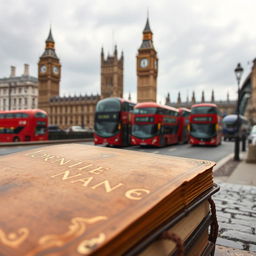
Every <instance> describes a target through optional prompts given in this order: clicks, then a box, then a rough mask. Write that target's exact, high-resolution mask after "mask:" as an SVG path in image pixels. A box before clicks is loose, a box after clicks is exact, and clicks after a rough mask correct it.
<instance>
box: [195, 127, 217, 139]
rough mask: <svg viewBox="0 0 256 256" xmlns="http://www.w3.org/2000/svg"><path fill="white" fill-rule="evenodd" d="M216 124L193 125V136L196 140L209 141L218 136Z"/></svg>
mask: <svg viewBox="0 0 256 256" xmlns="http://www.w3.org/2000/svg"><path fill="white" fill-rule="evenodd" d="M215 126H216V124H212V123H208V124H194V123H193V124H191V131H190V132H191V135H192V136H193V137H195V138H202V139H209V138H211V137H214V136H216V129H215Z"/></svg>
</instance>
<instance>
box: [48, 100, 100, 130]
mask: <svg viewBox="0 0 256 256" xmlns="http://www.w3.org/2000/svg"><path fill="white" fill-rule="evenodd" d="M99 100H100V95H91V96H87V95H85V96H82V95H80V96H72V97H71V96H69V97H59V96H56V97H52V98H51V99H50V115H49V123H50V124H56V125H58V126H59V127H61V128H63V129H66V128H68V127H70V126H72V125H80V126H81V127H86V128H90V129H92V128H93V126H94V113H95V107H96V104H97V102H98V101H99Z"/></svg>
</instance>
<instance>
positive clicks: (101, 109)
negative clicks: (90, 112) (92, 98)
mask: <svg viewBox="0 0 256 256" xmlns="http://www.w3.org/2000/svg"><path fill="white" fill-rule="evenodd" d="M134 106H135V103H132V102H130V101H128V100H125V99H121V98H106V99H103V100H100V101H99V102H98V103H97V105H96V111H95V120H94V130H95V132H94V144H95V145H97V144H106V145H110V146H128V145H130V135H131V115H132V111H133V108H134Z"/></svg>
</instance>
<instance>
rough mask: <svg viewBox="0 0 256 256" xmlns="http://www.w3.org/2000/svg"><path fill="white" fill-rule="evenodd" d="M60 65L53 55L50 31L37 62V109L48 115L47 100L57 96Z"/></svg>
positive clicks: (53, 43)
mask: <svg viewBox="0 0 256 256" xmlns="http://www.w3.org/2000/svg"><path fill="white" fill-rule="evenodd" d="M60 76H61V64H60V60H59V58H58V57H57V55H56V53H55V42H54V40H53V37H52V31H51V29H50V32H49V35H48V38H47V39H46V41H45V50H44V53H43V54H42V56H41V57H40V59H39V62H38V81H39V87H38V88H39V89H38V90H39V92H38V108H40V109H43V110H45V111H46V112H47V113H49V109H50V107H49V100H50V98H52V97H54V96H59V90H60Z"/></svg>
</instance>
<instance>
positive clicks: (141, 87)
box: [137, 18, 158, 102]
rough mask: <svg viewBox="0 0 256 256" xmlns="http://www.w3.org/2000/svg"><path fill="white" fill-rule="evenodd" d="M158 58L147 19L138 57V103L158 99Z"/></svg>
mask: <svg viewBox="0 0 256 256" xmlns="http://www.w3.org/2000/svg"><path fill="white" fill-rule="evenodd" d="M157 73H158V58H157V52H156V50H155V48H154V45H153V33H152V31H151V28H150V25H149V18H147V21H146V25H145V28H144V30H143V40H142V44H141V46H140V48H139V49H138V55H137V102H146V101H153V102H156V99H157Z"/></svg>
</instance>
